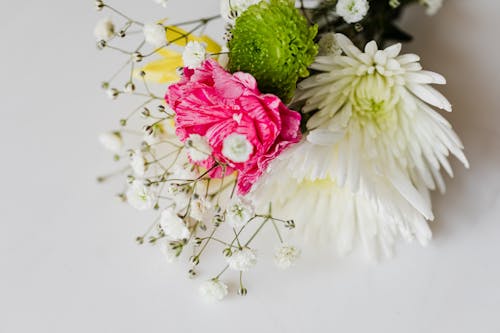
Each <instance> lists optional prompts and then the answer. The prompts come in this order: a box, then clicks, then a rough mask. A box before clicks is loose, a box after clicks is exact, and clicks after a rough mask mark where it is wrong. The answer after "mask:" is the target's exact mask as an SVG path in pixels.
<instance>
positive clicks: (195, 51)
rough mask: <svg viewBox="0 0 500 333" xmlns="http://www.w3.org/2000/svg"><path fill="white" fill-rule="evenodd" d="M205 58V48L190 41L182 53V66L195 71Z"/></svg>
mask: <svg viewBox="0 0 500 333" xmlns="http://www.w3.org/2000/svg"><path fill="white" fill-rule="evenodd" d="M206 57H207V51H206V49H205V46H203V44H201V43H200V42H196V41H190V42H189V43H188V44H187V45H186V48H185V49H184V52H183V53H182V60H183V61H184V66H185V67H187V68H189V69H196V68H198V67H200V66H201V64H203V62H204V61H205V59H206Z"/></svg>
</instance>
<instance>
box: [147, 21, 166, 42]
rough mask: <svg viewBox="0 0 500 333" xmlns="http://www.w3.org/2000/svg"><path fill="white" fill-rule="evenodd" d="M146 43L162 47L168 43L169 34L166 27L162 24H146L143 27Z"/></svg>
mask: <svg viewBox="0 0 500 333" xmlns="http://www.w3.org/2000/svg"><path fill="white" fill-rule="evenodd" d="M142 31H143V33H144V39H145V41H146V43H148V44H151V45H153V46H154V47H161V46H163V45H165V44H166V43H167V35H166V33H165V27H164V26H163V25H161V24H157V23H153V24H145V25H144V27H143V28H142Z"/></svg>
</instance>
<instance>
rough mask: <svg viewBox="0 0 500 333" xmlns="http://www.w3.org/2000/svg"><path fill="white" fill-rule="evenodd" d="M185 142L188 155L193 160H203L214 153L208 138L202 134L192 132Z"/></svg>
mask: <svg viewBox="0 0 500 333" xmlns="http://www.w3.org/2000/svg"><path fill="white" fill-rule="evenodd" d="M185 144H186V148H187V152H188V155H189V157H190V158H191V160H193V162H203V161H205V160H206V159H207V158H209V157H210V155H211V154H212V148H211V147H210V145H209V144H208V140H207V139H206V138H205V137H203V136H201V135H198V134H191V135H190V136H189V138H188V139H187V140H186V143H185Z"/></svg>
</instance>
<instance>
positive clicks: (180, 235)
mask: <svg viewBox="0 0 500 333" xmlns="http://www.w3.org/2000/svg"><path fill="white" fill-rule="evenodd" d="M160 226H161V228H162V230H163V232H165V235H167V236H168V237H169V238H170V239H173V240H181V239H186V238H189V236H190V235H191V233H190V232H189V229H188V227H187V226H186V223H184V221H183V220H182V219H181V218H180V217H179V216H178V215H177V214H176V213H175V212H174V211H173V210H171V209H165V210H164V211H163V212H162V213H161V218H160Z"/></svg>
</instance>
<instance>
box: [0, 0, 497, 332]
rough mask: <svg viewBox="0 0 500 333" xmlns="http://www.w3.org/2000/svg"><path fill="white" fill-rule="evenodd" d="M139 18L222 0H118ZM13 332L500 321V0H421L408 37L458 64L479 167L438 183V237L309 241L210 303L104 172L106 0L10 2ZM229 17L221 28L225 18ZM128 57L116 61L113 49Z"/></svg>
mask: <svg viewBox="0 0 500 333" xmlns="http://www.w3.org/2000/svg"><path fill="white" fill-rule="evenodd" d="M112 3H113V4H115V5H116V6H118V7H120V8H123V10H125V11H127V12H129V13H130V12H131V11H133V10H137V15H136V17H137V18H138V19H141V20H147V19H148V18H149V19H150V20H153V19H155V18H160V17H165V16H167V17H171V18H172V17H173V18H175V19H176V20H177V19H183V18H190V17H191V18H196V17H199V16H201V15H211V14H213V13H216V12H217V3H218V1H216V0H203V1H202V0H184V1H181V0H171V1H170V5H169V7H168V9H163V8H161V7H158V6H157V5H156V4H154V3H153V2H152V1H149V0H114V1H113V2H112ZM0 18H1V20H0V43H1V52H0V60H1V61H0V64H1V65H0V66H1V70H0V73H1V76H0V156H1V163H0V170H1V177H2V180H1V181H0V207H1V209H0V223H1V224H0V332H6V333H10V332H50V333H57V332H75V333H76V332H120V333H128V332H174V331H176V330H179V331H183V332H195V331H199V332H230V331H231V332H234V331H240V332H257V331H263V332H312V331H321V332H342V333H346V332H404V333H412V332H426V333H430V332H456V333H458V332H482V333H493V332H500V317H499V315H500V266H499V262H500V261H499V254H500V252H499V251H500V221H499V220H500V177H499V176H500V172H499V170H500V135H499V134H500V129H499V126H498V125H499V124H500V110H498V100H499V98H500V58H499V55H500V46H499V45H500V44H499V43H498V24H499V22H500V4H499V3H498V2H497V1H494V0H476V1H470V0H448V1H447V2H446V4H445V6H444V8H443V10H442V11H441V12H440V13H439V14H438V16H436V17H433V18H428V17H426V16H425V14H424V13H423V10H422V9H420V8H413V9H412V10H411V11H410V12H409V13H408V14H407V15H406V16H405V19H404V20H403V22H402V26H403V27H404V28H406V30H408V31H410V32H413V33H414V35H415V37H416V41H415V42H414V43H412V44H410V45H407V46H405V48H406V51H415V52H417V53H419V54H420V55H421V56H422V58H423V61H422V62H423V65H424V67H426V68H427V69H430V70H435V71H437V72H440V73H442V74H444V75H445V76H446V77H447V78H448V82H449V84H448V85H447V86H446V87H444V88H443V89H442V90H443V92H444V93H445V94H446V95H447V96H448V97H449V99H450V100H451V101H452V103H453V104H454V113H452V114H447V115H446V116H447V117H448V119H450V120H451V121H452V123H453V124H454V126H455V129H456V130H457V132H458V133H459V134H460V135H461V137H462V138H463V141H464V143H465V146H466V153H467V156H468V157H469V159H470V161H471V169H470V170H464V169H463V167H462V166H460V165H458V163H456V161H454V166H455V170H456V176H455V179H453V180H449V181H448V193H447V195H446V196H444V197H443V196H440V195H435V197H434V202H435V212H436V216H437V218H436V221H435V222H434V223H433V224H432V229H433V231H434V235H435V237H434V240H433V242H432V243H431V245H430V246H429V247H428V248H425V249H423V248H420V247H419V246H418V245H416V244H410V245H408V244H401V246H400V247H399V251H398V255H397V257H396V258H395V259H393V260H386V261H383V262H381V263H380V264H378V265H375V264H373V263H366V262H365V261H363V260H360V259H358V258H357V257H349V258H347V259H343V260H339V259H335V258H332V257H330V256H328V255H327V254H315V252H314V251H313V250H312V249H305V251H304V256H303V259H302V260H301V261H300V263H299V265H298V266H297V267H295V268H294V269H293V270H291V271H289V272H281V271H278V270H275V269H273V267H272V265H271V262H270V260H268V259H265V258H264V259H263V260H262V261H261V262H260V263H259V265H258V266H257V268H256V270H255V271H254V272H253V273H252V274H250V275H249V280H248V288H249V290H250V293H249V295H248V296H247V297H246V298H243V299H242V298H241V297H238V296H233V297H230V298H228V299H227V300H226V301H225V302H223V303H220V304H216V305H212V306H207V305H205V304H204V303H202V302H201V301H200V299H199V297H198V294H197V286H198V283H199V281H197V280H195V281H193V280H188V279H186V278H185V270H184V269H183V268H182V267H181V266H168V265H166V264H165V263H164V260H163V258H162V256H161V254H160V253H159V251H158V250H157V249H156V248H151V247H149V246H146V247H138V246H137V245H136V244H135V243H134V241H133V239H134V237H135V236H136V235H138V234H139V233H140V232H141V231H143V230H144V229H145V228H146V226H147V224H148V222H147V220H146V219H145V218H144V217H143V215H142V214H140V213H138V212H135V211H133V210H132V209H131V208H129V207H127V206H125V205H122V204H120V203H118V202H117V200H115V199H114V198H113V194H114V193H115V192H116V191H119V190H120V189H119V188H117V187H115V186H112V185H109V186H106V185H104V186H102V185H98V184H96V182H95V176H96V175H98V174H101V173H103V172H105V171H107V170H110V169H111V168H112V167H113V164H112V161H111V159H110V157H109V155H108V154H107V153H106V152H104V151H103V150H102V149H101V147H100V145H99V143H98V141H97V139H96V138H97V135H98V134H99V133H100V132H102V131H105V130H107V129H109V128H112V127H114V126H115V125H116V121H117V119H119V117H120V116H119V112H120V111H119V108H118V107H117V106H116V105H115V104H112V102H110V101H109V100H107V99H106V97H105V96H104V95H103V94H102V92H101V90H100V89H99V83H100V80H102V79H104V78H105V77H106V76H108V74H109V73H111V70H112V68H113V59H116V58H115V55H113V56H111V55H110V54H109V53H106V52H105V53H99V52H98V51H96V49H95V47H94V38H93V36H92V29H93V26H94V23H95V22H96V20H97V19H98V14H97V13H96V12H95V11H94V10H93V1H74V0H73V1H68V0H53V1H50V2H48V1H34V0H31V1H30V0H25V1H6V0H2V9H1V10H0ZM216 31H221V27H220V26H219V27H218V28H216ZM115 66H116V64H115Z"/></svg>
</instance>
